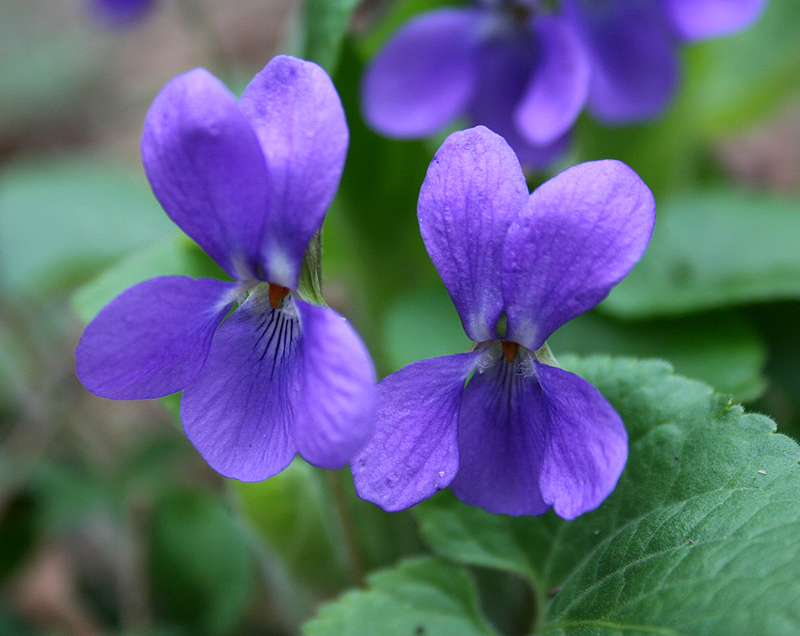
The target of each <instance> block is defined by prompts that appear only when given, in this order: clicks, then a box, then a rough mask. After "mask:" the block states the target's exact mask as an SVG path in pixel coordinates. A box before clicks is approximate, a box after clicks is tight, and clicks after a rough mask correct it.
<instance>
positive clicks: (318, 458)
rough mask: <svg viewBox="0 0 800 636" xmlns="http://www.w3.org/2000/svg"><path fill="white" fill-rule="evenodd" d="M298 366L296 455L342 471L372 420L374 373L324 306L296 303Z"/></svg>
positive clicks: (350, 332) (353, 338)
mask: <svg viewBox="0 0 800 636" xmlns="http://www.w3.org/2000/svg"><path fill="white" fill-rule="evenodd" d="M294 302H295V305H296V307H297V309H298V312H299V315H300V324H301V328H302V348H301V350H300V352H299V353H300V354H301V355H302V362H301V367H300V372H299V373H300V375H299V383H298V384H297V385H296V386H295V387H293V389H292V391H293V393H294V397H293V400H292V401H293V404H294V416H295V422H294V427H293V431H294V438H295V442H296V444H297V448H298V452H299V453H300V455H301V456H302V457H303V459H305V460H306V461H308V462H309V463H311V464H314V465H315V466H321V467H322V468H329V469H335V468H341V467H342V466H344V465H345V464H346V463H347V462H348V461H350V459H351V458H352V457H353V455H354V454H355V453H356V451H358V449H359V448H361V447H362V446H363V445H364V443H365V442H366V441H367V438H368V437H369V434H370V433H371V432H372V427H373V424H374V421H375V405H376V401H377V395H376V391H375V369H374V367H373V365H372V360H371V358H370V356H369V353H368V352H367V349H366V347H365V346H364V343H363V342H362V341H361V338H359V337H358V334H356V332H355V330H354V329H353V328H352V327H351V326H350V324H349V323H348V322H347V321H346V320H345V319H344V318H343V317H342V316H340V315H339V314H337V313H336V312H335V311H333V310H332V309H328V308H327V307H318V306H316V305H310V304H308V303H305V302H303V301H300V300H295V301H294Z"/></svg>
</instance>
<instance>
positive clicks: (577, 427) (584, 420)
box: [535, 362, 628, 519]
mask: <svg viewBox="0 0 800 636" xmlns="http://www.w3.org/2000/svg"><path fill="white" fill-rule="evenodd" d="M535 365H536V374H537V376H538V378H539V383H540V385H541V387H542V391H543V395H544V400H545V401H546V403H547V413H548V414H549V421H548V428H547V441H546V446H545V452H544V459H543V461H542V469H541V478H540V487H541V489H542V495H543V497H544V500H545V501H546V502H547V503H548V504H552V506H553V509H554V510H555V512H556V514H558V515H559V516H560V517H563V518H564V519H574V518H575V517H577V516H579V515H582V514H583V513H584V512H588V511H589V510H594V509H595V508H597V507H598V506H599V505H600V504H601V503H602V502H603V500H605V498H606V497H608V495H609V494H611V492H612V491H613V490H614V487H615V486H616V485H617V481H618V480H619V477H620V475H621V474H622V469H623V468H624V466H625V461H626V459H627V457H628V434H627V432H626V430H625V425H624V424H623V423H622V420H621V419H620V416H619V415H618V414H617V412H616V411H615V410H614V408H613V407H612V406H611V405H610V404H609V403H608V402H607V401H606V399H605V398H604V397H603V396H602V395H600V392H599V391H598V390H597V389H595V388H594V387H593V386H592V385H591V384H589V383H588V382H586V380H584V379H582V378H580V377H578V376H577V375H574V374H572V373H568V372H567V371H564V370H562V369H558V368H555V367H550V366H547V365H543V364H540V363H538V362H536V363H535Z"/></svg>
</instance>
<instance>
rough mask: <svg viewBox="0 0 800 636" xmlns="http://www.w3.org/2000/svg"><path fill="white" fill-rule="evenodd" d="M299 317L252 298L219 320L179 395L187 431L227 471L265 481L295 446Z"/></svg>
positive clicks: (291, 454) (214, 464) (230, 474)
mask: <svg viewBox="0 0 800 636" xmlns="http://www.w3.org/2000/svg"><path fill="white" fill-rule="evenodd" d="M299 327H300V322H299V320H298V318H297V315H296V313H295V312H293V311H291V310H289V311H287V310H283V309H278V310H273V309H272V308H271V307H270V305H269V302H268V301H267V300H266V299H264V298H261V297H259V296H258V295H257V294H255V293H251V294H250V297H249V298H248V299H247V300H246V301H245V302H244V304H242V305H241V306H240V307H239V308H238V309H236V311H234V312H233V313H232V314H231V315H230V316H228V318H227V320H225V322H224V323H222V325H221V326H220V328H219V329H218V330H217V333H216V335H215V337H214V341H213V343H212V345H211V350H210V351H209V353H208V360H207V361H206V365H205V367H203V371H202V373H201V374H200V376H199V377H198V378H197V379H196V380H195V381H194V382H192V383H191V384H190V385H189V386H187V387H186V388H185V389H184V391H183V396H182V398H181V422H183V430H184V431H185V433H186V436H187V437H188V438H189V440H190V441H191V442H192V444H193V445H194V447H195V448H196V449H197V451H198V452H199V453H200V454H201V455H202V456H203V458H204V459H205V460H206V461H207V462H208V464H209V465H210V466H211V468H213V469H214V470H216V471H217V472H218V473H220V474H222V475H224V476H225V477H233V478H235V479H240V480H241V481H263V480H264V479H267V478H268V477H272V476H273V475H276V474H278V473H279V472H281V471H282V470H283V469H284V468H286V466H288V465H289V463H290V462H291V461H292V458H293V457H294V455H295V452H296V446H295V443H294V439H293V437H292V426H293V423H294V421H295V417H296V416H295V409H296V408H297V404H298V401H299V400H302V399H303V397H304V396H302V395H300V394H299V392H298V391H297V387H298V386H300V385H299V378H300V368H299V367H300V364H299V363H300V358H299V356H298V350H299V348H300V328H299Z"/></svg>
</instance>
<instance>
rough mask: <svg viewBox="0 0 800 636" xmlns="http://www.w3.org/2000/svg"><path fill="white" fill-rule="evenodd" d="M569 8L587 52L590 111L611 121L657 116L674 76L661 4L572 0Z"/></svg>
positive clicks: (673, 55)
mask: <svg viewBox="0 0 800 636" xmlns="http://www.w3.org/2000/svg"><path fill="white" fill-rule="evenodd" d="M569 8H570V9H571V10H572V12H573V17H574V19H575V20H576V21H577V22H579V23H580V24H581V25H582V27H583V35H584V37H585V41H586V45H587V47H588V50H589V53H590V55H591V57H592V62H593V64H592V80H591V87H590V92H589V108H590V110H591V111H592V113H593V114H594V115H595V116H596V117H597V118H598V119H600V120H601V121H604V122H606V123H612V124H613V123H623V122H636V121H646V120H648V119H652V118H654V117H656V116H658V115H659V114H660V113H661V112H662V111H663V110H664V109H665V108H666V106H667V103H668V102H669V100H670V98H671V97H672V94H673V92H674V90H675V86H676V84H677V81H678V59H677V55H676V52H675V46H676V43H675V41H674V36H673V35H672V29H671V27H670V25H669V24H668V22H667V20H666V17H665V16H664V14H663V10H662V9H661V7H659V6H658V4H657V3H652V4H645V3H636V4H634V3H630V2H623V0H616V1H614V2H606V3H592V2H589V1H588V0H573V1H572V2H571V3H570V5H569Z"/></svg>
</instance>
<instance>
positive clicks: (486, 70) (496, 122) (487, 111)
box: [469, 33, 570, 168]
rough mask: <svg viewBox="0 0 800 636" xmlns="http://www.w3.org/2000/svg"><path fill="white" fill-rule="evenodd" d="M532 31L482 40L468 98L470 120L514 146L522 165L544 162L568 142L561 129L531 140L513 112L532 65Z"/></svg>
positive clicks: (538, 165) (533, 64) (554, 157)
mask: <svg viewBox="0 0 800 636" xmlns="http://www.w3.org/2000/svg"><path fill="white" fill-rule="evenodd" d="M536 51H537V48H536V44H535V41H534V38H533V35H532V34H530V33H528V34H520V33H515V34H512V35H510V36H508V37H506V36H500V37H495V38H492V39H490V40H489V41H487V42H486V43H484V44H483V46H482V47H481V51H480V56H479V67H478V84H477V87H476V90H475V95H474V96H473V99H472V101H471V102H470V106H469V112H470V115H471V117H472V121H473V123H475V124H480V125H482V126H486V127H487V128H490V129H491V130H493V131H494V132H496V133H497V134H498V135H501V136H502V137H503V139H505V140H506V142H507V143H508V145H509V146H511V147H512V148H513V149H514V152H515V153H516V155H517V158H518V160H519V162H520V163H522V165H524V166H525V167H528V168H541V167H544V166H547V165H548V164H550V163H552V162H553V161H554V160H556V159H557V158H558V157H559V156H561V155H562V154H563V153H564V152H565V151H566V149H567V146H568V145H569V137H570V136H569V133H568V132H567V133H564V134H563V135H562V136H561V137H558V138H556V139H554V140H552V141H550V142H548V143H546V144H544V145H540V144H537V143H534V142H532V140H531V139H529V138H528V137H526V136H525V135H524V134H523V132H522V130H521V129H520V128H519V127H518V126H517V120H516V117H515V113H516V110H517V106H518V104H519V103H520V100H522V99H523V96H524V94H525V90H526V88H527V87H528V86H529V84H530V82H531V81H533V80H532V77H533V74H534V69H535V68H536V65H535V61H536Z"/></svg>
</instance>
